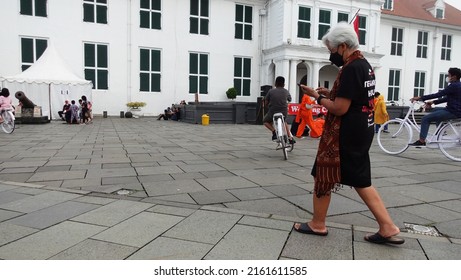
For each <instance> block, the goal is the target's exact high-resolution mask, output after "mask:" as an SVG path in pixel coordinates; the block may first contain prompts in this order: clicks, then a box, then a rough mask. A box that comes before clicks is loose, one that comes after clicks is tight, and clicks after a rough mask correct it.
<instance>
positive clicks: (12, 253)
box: [0, 221, 105, 260]
mask: <svg viewBox="0 0 461 280" xmlns="http://www.w3.org/2000/svg"><path fill="white" fill-rule="evenodd" d="M104 229H105V227H101V226H96V225H89V224H82V223H75V222H68V221H66V222H63V223H61V224H58V225H55V226H53V227H50V228H48V229H45V230H42V231H39V232H37V233H34V234H32V235H29V236H27V237H24V238H22V239H20V240H18V241H16V242H13V243H9V244H7V245H5V246H2V247H0V258H1V259H9V260H44V259H48V258H50V257H52V256H54V255H56V254H57V253H59V252H61V251H63V250H66V249H68V248H70V247H72V246H74V245H75V244H78V243H80V242H82V241H83V240H85V239H87V238H89V237H91V236H93V235H95V234H97V233H99V232H100V231H102V230H104Z"/></svg>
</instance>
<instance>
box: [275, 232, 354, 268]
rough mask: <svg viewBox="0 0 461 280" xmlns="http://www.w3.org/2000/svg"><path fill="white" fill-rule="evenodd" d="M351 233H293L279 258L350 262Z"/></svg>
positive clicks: (351, 257)
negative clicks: (325, 234)
mask: <svg viewBox="0 0 461 280" xmlns="http://www.w3.org/2000/svg"><path fill="white" fill-rule="evenodd" d="M351 242H352V231H351V230H345V229H337V228H331V227H330V228H329V229H328V235H327V236H316V235H309V234H302V233H299V232H296V231H293V232H292V233H291V235H290V237H289V238H288V241H287V244H286V246H285V247H284V249H283V251H282V254H281V256H283V257H286V258H290V259H299V260H352V259H353V251H352V246H351Z"/></svg>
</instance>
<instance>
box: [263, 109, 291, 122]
mask: <svg viewBox="0 0 461 280" xmlns="http://www.w3.org/2000/svg"><path fill="white" fill-rule="evenodd" d="M279 112H280V113H282V114H283V117H284V118H285V120H286V119H287V111H284V112H282V111H275V110H271V109H269V111H268V112H267V114H266V115H265V116H264V119H263V123H272V118H273V117H274V114H275V113H279Z"/></svg>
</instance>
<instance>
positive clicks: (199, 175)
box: [170, 172, 206, 180]
mask: <svg viewBox="0 0 461 280" xmlns="http://www.w3.org/2000/svg"><path fill="white" fill-rule="evenodd" d="M170 176H171V177H173V179H175V180H187V179H202V178H206V176H205V175H203V174H202V173H200V172H190V173H173V174H170Z"/></svg>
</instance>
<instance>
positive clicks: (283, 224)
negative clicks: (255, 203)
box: [238, 216, 293, 231]
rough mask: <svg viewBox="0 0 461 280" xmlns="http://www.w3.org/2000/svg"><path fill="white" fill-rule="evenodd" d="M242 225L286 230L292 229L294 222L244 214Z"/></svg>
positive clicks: (240, 222)
mask: <svg viewBox="0 0 461 280" xmlns="http://www.w3.org/2000/svg"><path fill="white" fill-rule="evenodd" d="M238 223H239V224H242V225H248V226H253V227H263V228H270V229H278V230H285V231H291V228H292V227H293V223H292V222H287V221H280V220H274V219H266V218H260V217H252V216H244V217H243V218H242V219H241V220H240V221H239V222H238Z"/></svg>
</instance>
